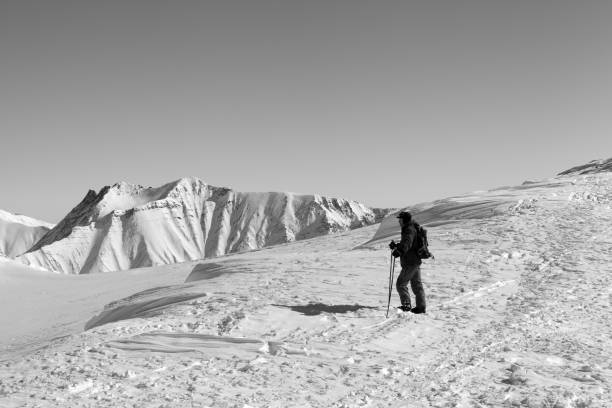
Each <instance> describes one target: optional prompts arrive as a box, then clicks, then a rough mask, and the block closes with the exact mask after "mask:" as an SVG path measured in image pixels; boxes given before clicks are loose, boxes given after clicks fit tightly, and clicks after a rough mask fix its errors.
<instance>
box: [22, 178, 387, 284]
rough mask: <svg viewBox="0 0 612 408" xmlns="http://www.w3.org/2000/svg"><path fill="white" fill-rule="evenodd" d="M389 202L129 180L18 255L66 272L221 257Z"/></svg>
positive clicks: (343, 226)
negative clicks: (144, 184) (154, 184)
mask: <svg viewBox="0 0 612 408" xmlns="http://www.w3.org/2000/svg"><path fill="white" fill-rule="evenodd" d="M384 215H385V211H384V210H379V209H370V208H368V207H366V206H364V205H363V204H360V203H358V202H355V201H347V200H343V199H335V198H326V197H322V196H318V195H297V194H292V193H242V192H237V191H234V190H231V189H228V188H223V187H213V186H210V185H208V184H206V183H204V182H202V181H201V180H199V179H197V178H184V179H181V180H178V181H175V182H172V183H168V184H166V185H163V186H161V187H159V188H152V187H148V188H145V187H142V186H139V185H132V184H128V183H117V184H115V185H113V186H110V187H109V186H106V187H104V188H102V189H101V190H100V192H98V193H96V192H95V191H93V190H90V191H89V192H88V193H87V195H86V196H85V198H84V199H83V200H82V201H81V203H79V204H78V205H77V206H76V207H75V208H74V209H73V210H72V211H70V213H69V214H68V215H67V216H66V217H65V218H64V219H63V220H62V221H60V222H59V223H58V224H57V225H56V226H55V227H54V228H53V229H51V230H50V231H48V232H47V233H46V234H45V235H44V236H42V238H41V239H40V240H39V241H38V242H36V244H34V245H33V246H32V247H31V248H30V250H29V251H28V252H27V253H25V254H23V255H22V256H20V257H18V258H17V259H18V260H20V261H22V262H23V263H25V264H28V265H33V266H39V267H43V268H46V269H49V270H52V271H55V272H59V273H67V274H86V273H98V272H110V271H116V270H126V269H131V268H137V267H144V266H152V265H161V264H169V263H176V262H183V261H189V260H196V259H202V258H208V257H216V256H221V255H225V254H228V253H233V252H240V251H246V250H252V249H258V248H262V247H265V246H269V245H275V244H281V243H286V242H291V241H295V240H300V239H306V238H311V237H315V236H319V235H324V234H328V233H332V232H340V231H345V230H348V229H353V228H358V227H362V226H366V225H370V224H373V223H376V222H378V221H380V219H382V218H383V216H384Z"/></svg>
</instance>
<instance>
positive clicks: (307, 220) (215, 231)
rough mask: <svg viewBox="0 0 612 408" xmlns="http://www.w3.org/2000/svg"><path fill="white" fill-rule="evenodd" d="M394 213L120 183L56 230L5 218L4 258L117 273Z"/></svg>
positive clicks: (443, 207) (449, 215) (491, 198)
mask: <svg viewBox="0 0 612 408" xmlns="http://www.w3.org/2000/svg"><path fill="white" fill-rule="evenodd" d="M605 171H612V158H611V159H607V160H594V161H591V162H589V163H587V164H584V165H580V166H576V167H573V168H571V169H569V170H566V171H563V172H561V173H559V176H566V175H585V174H596V173H600V172H605ZM539 187H540V186H538V183H537V182H526V183H524V185H523V186H519V187H516V188H519V189H520V188H530V189H531V188H539ZM504 194H505V192H504V191H503V189H496V190H491V191H490V192H489V193H487V195H486V197H484V196H483V197H481V196H480V195H477V197H476V196H475V197H471V196H462V197H457V198H449V199H446V200H438V201H435V202H432V203H429V204H422V205H418V204H417V205H414V206H412V207H410V209H411V211H413V212H414V213H415V216H416V217H417V218H418V219H419V220H420V222H423V223H425V224H428V225H436V224H439V223H446V222H452V221H453V219H455V218H456V217H457V216H458V215H457V214H456V212H457V211H458V210H456V209H455V210H452V211H451V210H448V209H447V204H448V203H447V202H454V201H456V200H459V201H462V202H464V203H465V204H464V206H463V207H461V208H462V210H461V211H463V212H466V213H469V214H472V216H473V217H475V218H479V217H483V216H485V215H487V214H488V216H490V215H495V214H499V213H500V212H503V211H505V209H506V208H507V207H508V206H509V205H511V204H512V203H509V202H506V201H507V200H505V199H504ZM470 197H471V198H470ZM522 205H525V204H524V203H523V204H522ZM451 207H452V206H451ZM452 208H455V207H452ZM389 212H390V210H385V209H376V208H368V207H366V206H365V205H363V204H361V203H358V202H355V201H347V200H343V199H337V198H327V197H323V196H319V195H300V194H293V193H244V192H237V191H234V190H232V189H229V188H225V187H214V186H211V185H208V184H206V183H204V182H203V181H201V180H199V179H197V178H183V179H180V180H177V181H174V182H172V183H168V184H165V185H163V186H161V187H158V188H153V187H143V186H140V185H133V184H128V183H123V182H122V183H116V184H114V185H112V186H106V187H103V188H102V189H101V190H100V191H99V192H97V193H96V192H95V191H93V190H90V191H89V192H88V193H87V194H86V196H85V198H83V200H82V201H81V202H80V203H79V204H78V205H77V206H76V207H74V208H73V209H72V211H70V212H69V213H68V214H67V215H66V216H65V217H64V219H62V220H61V221H60V222H59V223H58V224H57V225H53V224H49V223H46V222H43V221H39V220H35V219H33V218H30V217H26V216H23V215H16V214H12V213H9V212H6V211H2V210H0V256H4V257H9V258H14V259H15V260H17V261H20V262H22V263H25V264H27V265H31V266H35V267H40V268H44V269H48V270H51V271H54V272H58V273H67V274H85V273H98V272H110V271H117V270H126V269H131V268H137V267H145V266H153V265H160V264H169V263H176V262H183V261H190V260H197V259H203V258H210V257H217V256H222V255H225V254H228V253H234V252H240V251H248V250H253V249H258V248H262V247H265V246H270V245H276V244H282V243H287V242H291V241H296V240H300V239H306V238H312V237H316V236H319V235H324V234H329V233H333V232H340V231H346V230H348V229H353V228H358V227H363V226H366V225H370V224H374V223H376V222H379V221H381V220H382V219H383V218H384V217H385V215H386V214H388V213H389ZM462 214H463V213H462ZM483 214H484V215H483ZM462 216H465V214H463V215H462ZM387 221H388V222H387V223H388V224H389V225H392V226H394V225H395V224H396V222H395V220H387ZM385 225H386V224H385ZM383 227H384V225H383ZM385 228H386V227H385ZM385 228H381V231H383V230H384V231H386V229H385ZM379 232H380V231H379ZM380 233H382V232H380ZM385 234H387V232H385ZM378 235H380V234H379V233H377V236H378ZM383 235H384V234H383ZM375 238H376V237H375Z"/></svg>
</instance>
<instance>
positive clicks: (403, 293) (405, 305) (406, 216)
mask: <svg viewBox="0 0 612 408" xmlns="http://www.w3.org/2000/svg"><path fill="white" fill-rule="evenodd" d="M397 218H398V219H399V224H400V226H401V227H402V240H401V241H400V242H399V243H397V244H396V243H395V242H394V241H391V243H390V244H389V248H391V250H392V251H393V256H394V257H396V258H397V257H400V264H401V265H402V272H401V273H400V275H399V276H398V277H397V283H396V285H395V287H396V288H397V293H398V294H399V297H400V300H401V302H402V305H401V306H400V307H399V309H401V310H403V311H405V312H407V311H410V312H412V313H425V290H423V283H421V258H420V257H419V256H418V255H417V250H416V248H415V246H416V236H417V230H416V228H415V226H414V223H413V222H412V215H411V214H410V213H409V212H407V211H402V212H400V213H399V214H398V215H397ZM408 282H410V286H411V287H412V292H413V293H414V296H415V297H416V307H415V308H414V309H413V308H412V306H411V303H410V292H409V291H408Z"/></svg>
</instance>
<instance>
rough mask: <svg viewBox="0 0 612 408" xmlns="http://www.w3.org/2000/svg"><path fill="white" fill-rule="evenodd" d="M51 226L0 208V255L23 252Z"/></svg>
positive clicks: (51, 225) (9, 256) (11, 255)
mask: <svg viewBox="0 0 612 408" xmlns="http://www.w3.org/2000/svg"><path fill="white" fill-rule="evenodd" d="M51 228H53V224H49V223H46V222H44V221H39V220H36V219H34V218H30V217H26V216H25V215H17V214H12V213H10V212H7V211H3V210H0V255H3V256H5V257H8V258H12V257H15V256H18V255H21V254H23V253H24V252H26V251H27V250H28V249H30V248H31V247H32V245H34V243H36V242H37V241H38V240H40V239H41V238H42V237H43V236H44V235H45V234H46V233H47V232H49V230H50V229H51Z"/></svg>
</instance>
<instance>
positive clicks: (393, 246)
mask: <svg viewBox="0 0 612 408" xmlns="http://www.w3.org/2000/svg"><path fill="white" fill-rule="evenodd" d="M396 246H397V244H396V243H395V241H391V242H390V243H389V249H390V250H394V249H395V247H396Z"/></svg>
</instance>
